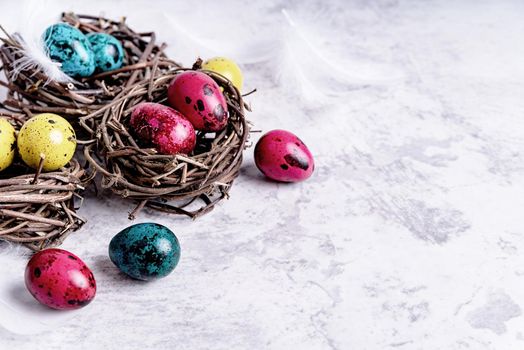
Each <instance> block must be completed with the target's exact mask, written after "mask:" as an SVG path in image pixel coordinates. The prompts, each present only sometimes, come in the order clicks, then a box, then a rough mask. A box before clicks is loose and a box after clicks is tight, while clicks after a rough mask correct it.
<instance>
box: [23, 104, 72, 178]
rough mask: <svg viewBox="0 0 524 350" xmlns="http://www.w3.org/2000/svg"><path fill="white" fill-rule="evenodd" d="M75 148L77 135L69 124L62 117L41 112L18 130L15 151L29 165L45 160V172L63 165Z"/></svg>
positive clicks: (35, 165) (36, 165)
mask: <svg viewBox="0 0 524 350" xmlns="http://www.w3.org/2000/svg"><path fill="white" fill-rule="evenodd" d="M75 149H76V135H75V131H74V130H73V128H72V127H71V124H69V122H68V121H67V120H65V119H64V118H62V117H61V116H59V115H57V114H53V113H42V114H38V115H35V116H34V117H33V118H31V119H29V120H28V121H27V122H26V123H25V124H24V125H23V126H22V129H20V132H19V133H18V153H19V154H20V157H21V158H22V160H23V161H24V162H25V163H26V164H27V165H28V166H30V167H31V168H34V169H36V168H38V165H39V164H40V159H41V158H42V157H44V158H45V160H44V166H43V170H44V171H53V170H57V169H60V168H61V167H63V166H64V165H66V164H67V163H68V162H69V161H70V160H71V158H72V157H73V154H74V153H75Z"/></svg>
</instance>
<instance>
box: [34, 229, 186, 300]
mask: <svg viewBox="0 0 524 350" xmlns="http://www.w3.org/2000/svg"><path fill="white" fill-rule="evenodd" d="M109 258H110V259H111V261H112V262H113V263H114V264H115V265H116V266H117V268H118V269H119V270H120V271H122V272H123V273H125V274H126V275H128V276H129V277H131V278H133V279H137V280H142V281H149V280H154V279H158V278H163V277H166V276H167V275H169V274H170V273H171V272H172V271H173V270H174V269H175V267H176V266H177V264H178V261H179V259H180V244H179V242H178V239H177V237H176V236H175V234H174V233H173V232H172V231H171V230H170V229H168V228H167V227H165V226H162V225H159V224H155V223H142V224H136V225H132V226H130V227H128V228H126V229H124V230H122V231H120V232H119V233H118V234H117V235H116V236H114V237H113V239H112V240H111V242H110V244H109ZM25 285H26V287H27V289H28V291H29V292H30V293H31V295H32V296H33V297H34V298H35V299H36V300H38V301H39V302H40V303H41V304H43V305H46V306H49V307H51V308H53V309H58V310H72V309H78V308H81V307H83V306H85V305H87V304H89V303H90V302H91V301H92V300H93V299H94V297H95V294H96V280H95V277H94V274H93V272H92V271H91V269H90V268H89V267H88V266H87V265H86V264H85V263H84V262H83V261H82V260H81V259H80V258H79V257H78V256H76V255H74V254H72V253H71V252H68V251H66V250H63V249H56V248H50V249H45V250H42V251H40V252H38V253H36V254H35V255H33V257H32V258H31V260H29V262H28V263H27V266H26V269H25Z"/></svg>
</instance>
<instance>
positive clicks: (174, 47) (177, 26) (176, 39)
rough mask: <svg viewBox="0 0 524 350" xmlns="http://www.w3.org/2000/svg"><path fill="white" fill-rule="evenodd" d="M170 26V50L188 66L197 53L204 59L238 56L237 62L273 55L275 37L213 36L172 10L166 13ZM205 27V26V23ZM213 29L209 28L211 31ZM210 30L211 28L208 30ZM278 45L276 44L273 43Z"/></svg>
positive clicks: (234, 57) (235, 58)
mask: <svg viewBox="0 0 524 350" xmlns="http://www.w3.org/2000/svg"><path fill="white" fill-rule="evenodd" d="M162 14H163V16H164V17H165V19H166V20H167V24H168V26H169V31H166V32H169V33H170V36H171V37H172V38H173V40H172V42H171V43H170V45H169V46H168V50H169V52H170V53H172V54H173V57H174V58H175V60H177V61H179V62H182V63H183V64H184V65H185V66H189V67H190V66H191V65H192V64H193V63H194V62H195V60H196V58H197V57H201V58H203V59H204V60H205V59H207V58H211V57H215V56H225V57H229V58H231V59H233V60H235V61H236V62H237V63H241V64H250V63H257V62H262V61H267V60H268V59H270V58H271V57H272V55H273V52H274V50H272V49H271V45H272V44H274V40H268V39H263V38H259V39H258V40H253V38H248V39H246V40H241V41H238V40H231V38H230V36H227V35H223V36H222V37H224V38H228V39H224V40H216V39H214V40H211V39H208V38H206V37H204V36H203V35H201V32H200V31H198V30H195V29H194V28H193V27H190V26H188V25H187V24H184V22H183V21H182V20H181V18H180V17H181V16H174V15H172V14H171V13H168V12H163V13H162ZM201 28H202V26H201ZM211 31H212V30H211V29H209V32H211ZM206 32H207V30H206ZM272 46H273V48H274V45H272Z"/></svg>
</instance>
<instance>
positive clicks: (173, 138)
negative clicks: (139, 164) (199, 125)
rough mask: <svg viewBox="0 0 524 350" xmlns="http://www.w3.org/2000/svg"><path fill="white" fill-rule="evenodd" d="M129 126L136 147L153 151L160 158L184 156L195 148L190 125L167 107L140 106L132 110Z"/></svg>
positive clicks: (143, 104)
mask: <svg viewBox="0 0 524 350" xmlns="http://www.w3.org/2000/svg"><path fill="white" fill-rule="evenodd" d="M129 123H130V125H131V128H132V129H133V131H134V133H135V135H136V136H137V137H138V139H139V143H140V144H142V145H144V146H147V147H149V146H152V147H154V148H155V149H156V150H157V151H158V152H159V153H160V154H188V153H191V152H192V151H193V148H195V144H196V134H195V129H194V128H193V125H192V124H191V122H190V121H189V120H187V119H186V118H185V117H184V116H183V115H182V114H181V113H180V112H178V111H175V110H174V109H173V108H171V107H168V106H164V105H161V104H159V103H152V102H143V103H140V104H138V105H137V106H136V107H135V108H134V109H133V112H132V113H131V119H130V121H129Z"/></svg>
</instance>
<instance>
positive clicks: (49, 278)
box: [25, 248, 96, 310]
mask: <svg viewBox="0 0 524 350" xmlns="http://www.w3.org/2000/svg"><path fill="white" fill-rule="evenodd" d="M25 285H26V287H27V289H28V290H29V292H30V293H31V295H32V296H33V297H34V298H35V299H36V300H38V301H39V302H40V303H41V304H44V305H46V306H49V307H51V308H53V309H58V310H72V309H79V308H81V307H84V306H86V305H87V304H89V303H90V302H91V301H92V300H93V298H94V297H95V294H96V281H95V277H94V276H93V272H91V270H90V269H89V267H87V265H86V264H85V263H84V262H83V261H82V260H80V258H79V257H77V256H76V255H74V254H72V253H70V252H68V251H67V250H63V249H55V248H52V249H45V250H42V251H40V252H38V253H36V254H35V255H33V257H32V258H31V260H29V262H28V263H27V266H26V269H25Z"/></svg>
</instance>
